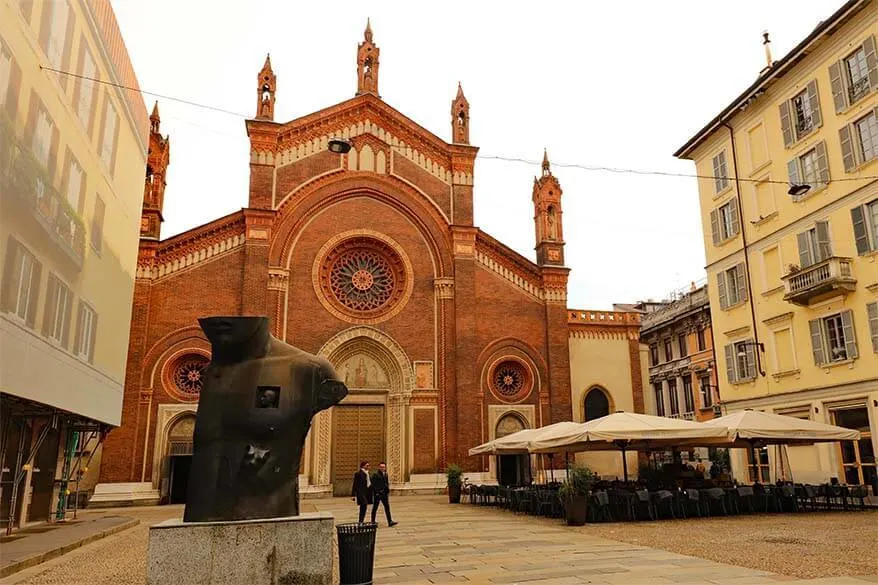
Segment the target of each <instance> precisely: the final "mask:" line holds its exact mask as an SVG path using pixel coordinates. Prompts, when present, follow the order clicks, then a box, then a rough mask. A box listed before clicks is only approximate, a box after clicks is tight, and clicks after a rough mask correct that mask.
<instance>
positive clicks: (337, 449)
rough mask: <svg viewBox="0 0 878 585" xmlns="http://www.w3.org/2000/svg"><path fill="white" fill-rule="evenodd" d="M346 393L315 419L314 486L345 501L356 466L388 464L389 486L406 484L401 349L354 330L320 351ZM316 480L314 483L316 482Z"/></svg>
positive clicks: (407, 385) (406, 384)
mask: <svg viewBox="0 0 878 585" xmlns="http://www.w3.org/2000/svg"><path fill="white" fill-rule="evenodd" d="M320 354H321V355H323V356H324V357H326V358H327V359H328V360H329V361H330V363H332V365H333V367H334V368H335V369H336V372H337V373H338V375H339V377H340V378H341V379H342V380H344V382H345V385H346V386H347V387H348V395H347V396H346V397H345V399H344V400H343V401H342V402H341V403H340V404H338V405H336V406H335V407H333V408H332V409H330V410H328V411H324V412H322V413H320V414H318V415H317V418H318V419H319V420H318V422H317V425H316V427H317V432H316V433H314V434H313V435H312V436H313V437H314V440H315V443H316V444H315V448H314V457H315V465H313V466H312V469H313V470H314V471H313V472H312V481H313V482H314V483H323V482H322V481H321V476H324V477H325V479H326V480H327V481H326V483H331V484H332V493H333V495H336V496H349V495H350V493H351V484H352V482H353V476H354V473H356V471H357V469H359V465H360V461H364V460H365V461H369V462H370V463H371V464H372V466H373V467H377V465H378V463H379V462H381V461H384V462H386V463H387V468H388V473H389V475H390V480H391V483H392V484H394V485H400V484H402V483H403V482H405V481H407V480H408V472H409V469H408V457H407V454H406V448H405V445H407V444H408V442H407V440H406V437H407V436H408V433H407V425H406V418H407V417H406V414H405V411H406V408H407V407H408V403H409V400H410V397H411V389H412V387H413V380H412V375H411V365H410V362H409V361H408V358H407V357H406V356H405V353H404V352H403V351H402V348H401V347H400V346H399V345H398V344H397V343H396V342H395V341H394V340H393V339H392V338H390V337H389V336H387V335H386V334H384V333H383V332H381V331H379V330H377V329H374V328H372V327H366V326H363V327H355V328H353V329H351V330H348V331H346V332H343V333H341V334H339V335H337V336H335V337H334V338H333V339H332V340H330V341H329V342H327V344H326V345H324V347H323V348H322V349H321V351H320ZM315 479H316V481H315Z"/></svg>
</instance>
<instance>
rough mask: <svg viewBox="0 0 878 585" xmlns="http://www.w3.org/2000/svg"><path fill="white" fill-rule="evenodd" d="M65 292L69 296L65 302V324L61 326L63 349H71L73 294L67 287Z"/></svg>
mask: <svg viewBox="0 0 878 585" xmlns="http://www.w3.org/2000/svg"><path fill="white" fill-rule="evenodd" d="M62 286H63V285H62ZM64 290H66V291H67V296H66V297H65V300H64V323H62V324H61V347H63V348H64V349H67V348H69V347H70V321H71V318H70V311H71V309H72V308H73V293H72V292H71V291H70V289H69V288H67V287H66V286H65V287H64Z"/></svg>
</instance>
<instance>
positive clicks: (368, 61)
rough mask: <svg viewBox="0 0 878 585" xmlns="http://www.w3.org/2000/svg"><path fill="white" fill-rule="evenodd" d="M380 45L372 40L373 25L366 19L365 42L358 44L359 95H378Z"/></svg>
mask: <svg viewBox="0 0 878 585" xmlns="http://www.w3.org/2000/svg"><path fill="white" fill-rule="evenodd" d="M378 52H379V50H378V47H377V46H375V44H374V43H373V42H372V25H371V23H370V22H369V19H366V30H365V31H364V33H363V42H362V43H360V44H359V45H358V46H357V95H362V94H364V93H371V94H372V95H374V96H375V97H381V96H380V95H378Z"/></svg>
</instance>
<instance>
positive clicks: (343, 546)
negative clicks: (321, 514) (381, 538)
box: [335, 522, 378, 585]
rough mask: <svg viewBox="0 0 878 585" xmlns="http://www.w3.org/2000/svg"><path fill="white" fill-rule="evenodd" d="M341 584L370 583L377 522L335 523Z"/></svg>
mask: <svg viewBox="0 0 878 585" xmlns="http://www.w3.org/2000/svg"><path fill="white" fill-rule="evenodd" d="M335 529H336V531H337V532H338V571H339V576H340V578H341V580H340V583H341V585H371V583H372V567H373V565H374V561H375V532H376V530H377V529H378V524H376V523H375V522H366V523H363V524H337V525H336V527H335Z"/></svg>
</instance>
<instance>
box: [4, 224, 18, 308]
mask: <svg viewBox="0 0 878 585" xmlns="http://www.w3.org/2000/svg"><path fill="white" fill-rule="evenodd" d="M16 252H18V242H17V241H16V240H15V238H13V237H12V236H9V239H8V240H6V259H5V261H4V262H3V283H2V287H3V288H2V290H0V310H3V311H12V310H13V309H15V293H16V291H18V274H16V271H15V257H16Z"/></svg>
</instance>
